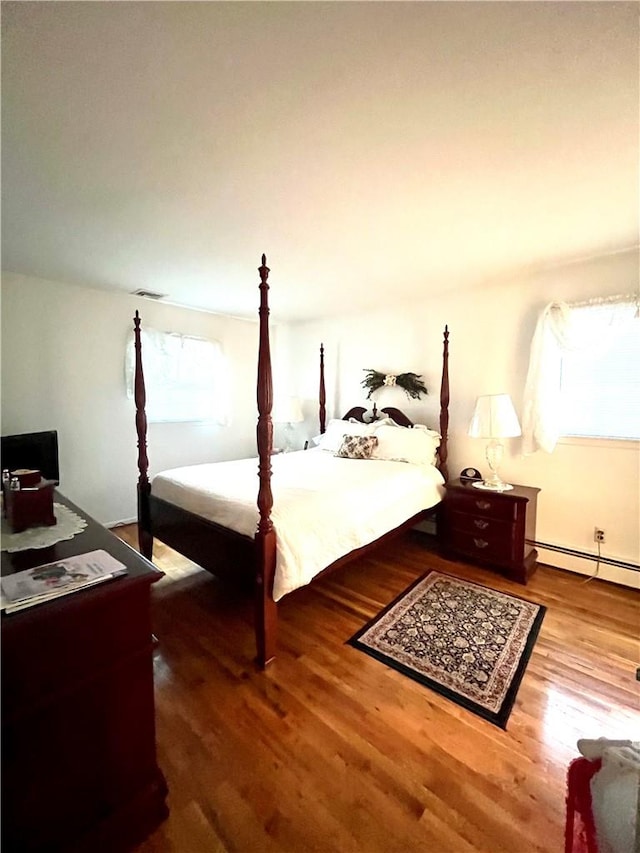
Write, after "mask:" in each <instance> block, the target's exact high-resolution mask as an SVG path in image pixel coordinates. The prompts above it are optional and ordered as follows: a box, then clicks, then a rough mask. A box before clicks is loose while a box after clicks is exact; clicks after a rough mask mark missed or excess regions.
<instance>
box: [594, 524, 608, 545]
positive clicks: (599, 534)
mask: <svg viewBox="0 0 640 853" xmlns="http://www.w3.org/2000/svg"><path fill="white" fill-rule="evenodd" d="M593 541H594V542H601V543H602V542H604V541H605V540H604V530H601V529H600V528H599V527H594V528H593Z"/></svg>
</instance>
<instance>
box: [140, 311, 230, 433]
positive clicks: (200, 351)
mask: <svg viewBox="0 0 640 853" xmlns="http://www.w3.org/2000/svg"><path fill="white" fill-rule="evenodd" d="M141 342H142V364H143V367H144V379H145V389H146V397H147V402H146V414H147V420H148V421H149V422H150V423H154V422H155V423H158V422H179V421H215V422H217V423H226V420H227V416H228V381H227V380H228V370H227V368H226V365H225V361H224V357H223V354H222V348H221V346H220V344H219V343H218V342H217V341H207V340H204V339H203V338H194V337H189V336H188V335H181V334H178V333H174V332H158V331H156V330H155V329H149V328H147V329H142V331H141ZM125 372H126V379H127V396H129V397H130V398H133V387H134V378H135V349H134V337H133V333H131V335H130V338H129V341H128V343H127V352H126V362H125Z"/></svg>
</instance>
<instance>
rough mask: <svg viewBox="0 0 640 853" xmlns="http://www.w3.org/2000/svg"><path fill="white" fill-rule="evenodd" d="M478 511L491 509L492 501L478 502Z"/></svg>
mask: <svg viewBox="0 0 640 853" xmlns="http://www.w3.org/2000/svg"><path fill="white" fill-rule="evenodd" d="M476 506H477V507H478V509H491V501H476Z"/></svg>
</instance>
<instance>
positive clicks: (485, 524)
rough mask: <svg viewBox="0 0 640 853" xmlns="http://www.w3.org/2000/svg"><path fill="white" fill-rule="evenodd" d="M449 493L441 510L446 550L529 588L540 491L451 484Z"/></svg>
mask: <svg viewBox="0 0 640 853" xmlns="http://www.w3.org/2000/svg"><path fill="white" fill-rule="evenodd" d="M445 489H446V492H445V496H444V500H443V503H442V506H441V511H440V522H441V530H442V544H443V545H444V548H445V550H446V551H449V552H451V553H453V554H456V555H458V556H461V557H464V558H465V559H467V558H471V559H473V560H474V561H478V562H481V563H486V564H488V565H490V566H492V567H494V568H496V569H498V570H499V571H500V572H501V573H502V574H504V575H505V576H506V577H508V578H510V579H511V580H514V581H518V582H519V583H526V582H527V578H529V577H530V576H531V575H532V574H533V572H534V571H535V568H536V560H537V558H538V552H537V551H536V550H535V548H534V541H535V536H536V502H537V497H538V492H539V491H540V489H536V488H532V487H530V486H514V487H513V489H510V490H509V491H506V492H493V491H489V490H485V489H476V488H475V487H474V486H473V485H471V483H463V482H461V481H460V480H452V481H451V482H449V483H446V485H445Z"/></svg>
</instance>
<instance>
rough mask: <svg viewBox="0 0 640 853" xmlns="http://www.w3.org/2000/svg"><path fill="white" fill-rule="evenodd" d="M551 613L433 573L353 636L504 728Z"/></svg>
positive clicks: (377, 655)
mask: <svg viewBox="0 0 640 853" xmlns="http://www.w3.org/2000/svg"><path fill="white" fill-rule="evenodd" d="M545 611H546V608H545V607H543V606H542V605H541V604H533V603H532V602H531V601H525V600H524V599H523V598H518V597H516V596H514V595H507V594H506V593H504V592H497V591H496V590H493V589H489V588H488V587H485V586H480V585H479V584H475V583H471V581H466V580H462V579H461V578H456V577H453V576H451V575H445V574H442V573H441V572H435V571H434V572H430V573H429V574H427V575H425V576H424V577H422V578H420V579H419V580H417V581H416V582H415V583H414V584H412V585H411V586H410V587H409V589H407V590H405V591H404V592H403V593H402V594H401V595H400V596H398V598H396V599H395V601H392V602H391V604H389V605H388V606H387V607H385V609H384V610H383V611H382V612H381V613H379V614H378V615H377V616H376V617H375V618H374V619H372V620H371V621H370V622H369V623H368V624H367V625H365V626H364V628H362V629H361V630H360V631H358V633H357V634H355V636H353V637H352V638H351V639H350V640H349V641H348V642H349V644H350V645H352V646H355V648H357V649H361V650H362V651H363V652H366V653H367V654H369V655H371V656H372V657H374V658H377V659H378V660H380V661H382V663H385V664H387V666H390V667H393V669H397V670H399V671H400V672H402V673H404V674H405V675H408V676H409V678H413V679H415V680H416V681H419V682H421V683H422V684H425V685H426V686H427V687H430V688H431V689H432V690H435V691H437V692H438V693H441V694H442V695H443V696H446V697H447V698H448V699H452V700H453V701H454V702H457V703H458V704H459V705H462V707H464V708H467V709H468V710H469V711H473V712H474V713H476V714H479V715H480V716H481V717H484V718H485V719H486V720H489V721H490V722H492V723H495V724H496V725H497V726H500V727H501V728H503V729H504V728H506V725H507V720H508V719H509V714H510V713H511V709H512V708H513V703H514V701H515V698H516V693H517V692H518V688H519V686H520V682H521V681H522V676H523V675H524V671H525V668H526V666H527V663H528V661H529V657H530V655H531V651H532V649H533V646H534V643H535V641H536V638H537V636H538V631H539V630H540V625H541V624H542V620H543V618H544V614H545Z"/></svg>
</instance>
